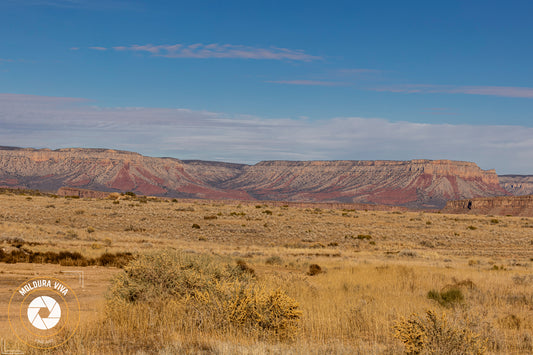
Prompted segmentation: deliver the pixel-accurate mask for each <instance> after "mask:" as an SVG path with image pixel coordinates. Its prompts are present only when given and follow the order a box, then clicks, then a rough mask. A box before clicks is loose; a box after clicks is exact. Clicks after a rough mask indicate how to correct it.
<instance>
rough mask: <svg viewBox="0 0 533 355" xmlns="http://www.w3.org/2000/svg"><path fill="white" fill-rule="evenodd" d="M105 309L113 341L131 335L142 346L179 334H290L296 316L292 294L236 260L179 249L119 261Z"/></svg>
mask: <svg viewBox="0 0 533 355" xmlns="http://www.w3.org/2000/svg"><path fill="white" fill-rule="evenodd" d="M106 314H107V319H106V320H105V321H104V322H105V324H106V325H107V327H109V329H110V331H111V329H112V334H113V336H114V337H115V338H117V339H116V340H117V341H118V343H122V342H123V341H125V339H129V341H130V342H131V341H134V342H135V340H132V339H138V342H139V344H138V345H139V346H140V347H141V348H142V347H146V346H147V347H150V346H161V344H163V343H165V342H167V343H168V342H170V341H172V339H176V338H177V337H179V336H180V335H181V336H183V335H184V334H194V335H198V334H206V335H208V336H211V337H212V336H216V335H222V336H230V335H231V336H240V337H245V338H252V339H263V340H265V339H266V340H286V339H292V338H294V336H295V335H296V333H297V331H298V326H299V321H300V317H301V312H300V310H299V304H298V303H297V302H296V301H295V300H294V299H292V298H291V297H289V296H287V294H286V293H285V292H284V291H283V290H282V289H280V288H277V289H274V288H269V287H267V286H266V285H265V284H264V283H262V282H260V281H258V280H257V277H256V276H255V273H254V272H253V269H252V268H251V267H249V266H248V265H247V264H246V263H244V262H243V261H239V262H238V263H237V264H230V263H227V262H225V261H224V260H222V259H220V258H216V257H212V256H207V255H200V254H192V253H185V252H181V251H172V252H159V253H153V254H147V255H143V256H140V257H139V258H137V259H136V260H134V261H133V262H132V263H131V264H129V265H128V266H126V267H125V268H124V272H122V273H121V274H119V275H118V276H117V277H116V278H115V279H114V281H113V284H112V286H111V289H110V295H109V299H108V302H107V306H106ZM141 314H145V315H146V316H141V317H139V315H141ZM134 335H138V336H134Z"/></svg>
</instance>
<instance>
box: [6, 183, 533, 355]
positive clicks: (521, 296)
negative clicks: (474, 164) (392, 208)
mask: <svg viewBox="0 0 533 355" xmlns="http://www.w3.org/2000/svg"><path fill="white" fill-rule="evenodd" d="M27 196H29V195H20V194H12V195H8V194H5V195H1V196H0V250H1V251H2V257H1V259H0V261H3V262H1V263H0V279H2V280H3V279H4V278H5V277H6V276H8V277H7V278H6V280H7V279H9V278H11V277H14V278H16V279H17V280H19V279H20V280H21V282H22V281H23V280H24V279H25V278H26V277H30V276H31V277H33V273H37V274H38V273H39V272H46V273H47V275H54V273H57V272H59V274H58V275H60V276H59V277H60V278H62V277H65V275H69V274H61V272H62V270H64V269H63V268H65V269H66V270H72V267H76V268H80V267H81V268H82V270H84V272H85V274H86V275H87V277H86V280H87V282H91V283H92V285H93V286H91V287H90V288H87V289H86V291H84V292H86V295H85V297H87V298H85V301H84V302H87V303H86V304H87V307H89V308H90V309H91V310H97V311H98V312H97V313H96V312H93V311H91V312H93V313H91V314H93V316H91V317H84V318H83V319H82V324H80V327H79V329H78V331H77V333H76V334H75V336H74V337H73V338H72V339H71V340H69V341H68V342H67V344H65V345H64V346H63V347H62V348H61V349H60V352H62V353H98V354H112V353H138V354H143V353H144V354H146V353H154V352H156V353H157V352H159V353H220V354H225V353H226V354H227V353H253V354H255V353H291V354H292V353H294V354H308V353H332V354H357V353H360V354H363V353H364V354H366V353H378V354H382V353H383V354H401V353H405V352H408V348H407V345H406V343H405V342H404V340H405V339H406V338H401V337H397V336H398V335H397V334H396V333H397V330H396V329H395V324H397V323H398V322H399V321H400V320H401V319H404V320H412V321H416V322H419V323H420V324H421V325H424V327H425V328H423V329H424V332H423V334H422V336H421V339H423V343H422V344H423V346H422V345H421V347H419V348H417V349H418V351H420V353H421V354H425V353H441V351H443V350H442V349H444V350H445V351H446V352H449V353H450V354H454V353H461V352H464V353H468V352H470V353H475V351H477V350H479V351H478V353H482V352H483V351H484V350H485V349H486V352H487V353H517V354H522V353H524V354H525V353H531V352H532V351H533V345H532V344H533V343H532V338H531V336H530V334H531V333H532V332H533V322H531V319H533V311H532V310H531V307H530V304H531V302H530V301H531V300H530V295H531V292H532V291H531V290H532V289H533V282H532V281H531V280H533V277H532V276H531V270H530V268H531V265H532V263H531V262H532V260H531V255H532V254H533V243H532V241H533V228H524V224H525V223H526V222H529V221H525V220H524V219H520V218H516V217H503V216H502V217H500V216H498V217H497V218H498V220H499V222H498V223H492V222H491V219H495V218H496V217H490V216H488V217H485V216H471V215H453V216H452V215H447V214H433V213H431V214H430V213H423V214H422V213H418V212H409V211H405V212H402V213H400V214H398V213H392V212H380V211H368V212H365V211H358V212H355V211H343V210H336V209H334V208H325V207H322V206H321V208H320V209H315V208H299V207H288V206H287V207H283V206H281V205H274V204H270V205H269V206H265V205H260V206H261V207H260V208H256V207H255V206H256V205H257V202H256V203H247V202H239V204H240V206H237V203H236V202H233V201H216V202H213V201H193V200H182V199H180V200H179V201H177V202H176V203H174V204H170V201H171V200H168V201H169V203H168V204H167V203H156V201H153V200H152V198H150V197H148V198H144V197H139V196H137V197H135V198H134V197H132V196H129V197H128V198H129V202H127V203H126V202H125V203H121V204H118V205H113V204H112V203H111V202H112V201H111V200H98V199H90V200H88V199H64V198H61V199H58V198H54V197H52V196H46V195H42V196H34V195H32V196H33V200H32V201H31V202H27V201H26V200H25V198H26V197H27ZM124 197H126V196H119V198H120V200H121V201H122V200H125V198H124ZM142 200H144V201H146V202H147V204H144V205H143V204H142V203H140V201H142ZM159 200H160V202H162V201H164V200H162V199H159ZM51 204H53V205H54V206H55V207H53V208H52V207H49V208H45V207H46V206H48V205H51ZM132 205H133V206H132ZM169 207H170V208H169ZM266 209H268V210H270V211H272V215H267V214H265V213H263V211H265V210H266ZM77 210H83V211H84V212H83V213H81V214H77V213H76V211H77ZM232 213H233V214H232ZM342 213H347V214H348V216H344V217H343V216H342ZM205 216H217V217H218V218H217V219H216V220H215V219H213V220H209V219H207V220H206V219H204V217H205ZM354 217H357V218H354ZM201 221H205V223H203V224H202V223H200V222H201ZM426 221H431V222H432V223H431V227H430V228H428V224H426ZM193 224H197V225H198V226H201V228H200V229H197V228H191V226H192V225H193ZM529 224H531V222H529ZM468 226H477V227H478V228H477V229H468ZM130 227H131V228H130ZM139 228H145V229H146V230H144V231H143V232H139V231H141V230H142V229H139ZM91 229H94V231H93V232H91V231H90V230H91ZM135 231H137V232H135ZM360 236H361V237H360ZM366 236H369V237H366ZM176 249H178V250H181V251H179V252H177V251H175V250H176ZM128 253H131V254H128ZM162 253H163V254H165V253H166V254H169V255H171V254H175V255H180V258H182V259H181V260H185V261H187V260H188V261H187V263H185V261H184V263H181V261H180V264H179V265H181V266H180V267H177V268H175V270H173V271H172V272H176V273H181V274H182V276H183V275H188V276H187V279H183V278H181V279H180V280H181V281H180V282H184V281H183V280H186V283H185V284H182V285H180V286H179V287H178V289H177V290H176V291H177V292H178V294H177V295H174V296H168V295H167V296H165V297H163V296H160V297H159V298H157V297H156V296H154V297H153V298H150V297H148V298H146V299H145V298H144V296H142V297H140V298H139V300H136V301H127V300H125V299H120V298H117V297H116V295H114V294H113V293H112V292H109V293H108V294H109V296H110V298H109V300H107V301H106V300H105V298H104V295H105V294H106V293H107V291H106V290H107V288H108V286H109V280H110V279H111V277H112V276H113V275H117V274H122V271H121V270H120V269H117V268H116V267H117V266H119V267H120V266H122V267H124V265H125V264H127V263H128V262H129V261H132V260H133V259H134V258H136V256H137V255H139V257H138V258H141V257H142V258H145V257H155V256H156V255H161V254H162ZM60 254H61V255H60ZM170 259H172V258H170ZM143 260H144V263H139V264H136V265H138V266H139V268H137V269H135V270H137V271H135V272H143V271H142V268H143V267H142V265H145V264H146V263H147V260H148V259H143ZM201 260H208V261H209V262H207V261H206V262H207V264H205V265H203V264H202V262H200V261H201ZM13 262H16V263H17V264H12V263H13ZM18 263H33V264H34V265H29V264H27V265H24V264H21V265H19V264H18ZM35 263H37V264H39V265H35ZM133 263H137V259H135V261H133ZM173 263H174V262H170V263H169V265H172V264H173ZM197 264H202V265H203V266H201V267H200V268H201V269H202V270H204V271H201V272H198V271H197V270H196V269H195V268H196V266H194V265H197ZM209 264H211V265H212V266H213V270H218V271H213V273H209V272H208V271H207V270H209V266H208V265H209ZM83 265H87V266H91V267H89V268H86V267H83ZM132 265H133V264H132ZM174 265H178V264H174ZM311 265H317V266H318V267H319V268H320V271H321V272H320V273H317V274H315V276H310V275H311V273H314V272H315V271H313V272H311ZM146 266H147V271H145V272H147V273H149V272H154V269H152V271H148V269H150V267H151V266H150V265H146ZM206 268H207V269H206ZM126 269H127V268H126ZM126 269H125V270H126ZM313 269H315V267H314V266H313ZM15 270H16V271H15ZM128 270H129V269H128ZM156 270H158V269H157V268H156ZM124 272H126V271H124ZM128 272H130V274H129V275H130V276H131V277H133V276H134V275H133V274H132V273H133V272H134V269H131V270H130V271H128ZM43 275H44V274H43ZM163 275H164V273H160V275H159V276H161V277H163ZM166 275H167V276H169V275H172V274H171V273H167V274H166ZM208 275H211V276H208ZM215 275H217V276H215ZM130 276H128V277H130ZM159 276H158V277H159ZM182 276H180V277H182ZM154 277H155V276H154ZM169 277H170V276H169ZM71 280H74V281H72V283H75V282H77V276H73V279H71ZM96 280H98V281H96ZM156 280H158V281H157V282H158V283H159V284H161V285H163V282H162V281H161V279H157V278H156ZM202 280H203V281H202ZM206 280H216V282H215V284H218V286H213V283H211V281H209V282H208V283H209V285H211V286H209V287H208V288H204V289H202V288H194V287H193V288H192V289H190V288H189V287H192V286H194V285H198V283H200V285H201V283H202V282H204V281H206ZM130 281H131V279H129V281H128V285H129V286H131V287H133V286H135V285H136V284H135V283H133V282H130ZM169 282H170V281H169ZM206 282H207V281H206ZM443 285H444V286H443ZM137 286H139V285H137ZM137 286H135V287H137ZM113 287H114V286H113ZM154 287H155V286H154ZM213 287H214V288H213ZM180 290H181V291H180ZM183 290H189V291H187V292H184V291H183ZM195 290H196V291H198V292H196V291H195ZM206 290H209V291H208V292H207V293H206V292H205V291H206ZM278 290H279V292H280V293H276V292H278ZM454 290H455V291H454ZM200 291H201V292H200ZM428 291H430V292H428ZM143 292H144V291H143ZM158 292H159V291H158ZM158 292H154V293H156V294H157V293H158ZM159 293H161V294H162V295H164V294H165V293H164V292H159ZM430 294H431V295H430ZM207 295H208V296H207ZM460 295H462V299H461V296H460ZM428 296H429V297H428ZM163 299H165V301H163ZM167 299H168V300H169V301H168V302H167V301H166V300H167ZM8 300H9V297H8ZM8 300H7V301H8ZM87 300H88V301H87ZM7 301H5V302H7ZM2 302H3V301H2V300H0V304H2V305H4V303H2ZM292 302H294V303H292ZM273 304H278V305H285V306H283V307H285V308H283V309H285V310H289V311H290V310H291V308H290V307H286V306H287V305H291V304H293V305H294V304H297V308H292V310H293V311H298V312H301V313H299V318H298V320H296V319H293V320H290V321H288V320H287V318H268V317H270V316H268V317H267V318H268V322H267V321H262V320H261V319H263V318H260V317H258V316H257V314H263V315H264V314H268V312H267V311H268V310H271V311H273V310H274V309H276V308H275V307H274V308H272V305H273ZM278 309H279V308H278ZM428 309H433V310H434V311H432V312H433V314H434V316H435V317H434V318H433V319H430V318H428V315H427V313H425V312H426V310H428ZM230 310H231V311H230ZM289 311H287V312H286V313H285V314H291V313H290V312H292V311H290V312H289ZM442 311H446V322H444V313H441V312H442ZM128 312H129V313H128ZM265 312H267V313H265ZM276 312H278V311H276ZM228 314H232V316H229V315H228ZM276 314H278V313H276ZM97 315H98V316H97ZM141 315H143V316H142V317H141ZM145 315H148V316H145ZM276 319H277V320H276ZM283 319H285V320H283ZM288 319H290V317H289V318H288ZM215 320H216V322H215ZM269 322H270V323H269ZM283 322H289V323H285V324H291V326H289V325H282V324H283ZM6 324H7V323H5V322H4V321H3V320H1V319H0V325H1V327H0V329H9V325H7V328H6V327H4V325H6ZM284 327H286V328H284ZM291 327H292V328H291ZM289 328H290V329H292V330H290V331H289V330H288V329H289ZM274 329H284V330H279V331H276V330H274ZM414 329H415V330H416V329H418V330H420V329H421V328H420V327H418V328H416V327H414ZM432 329H434V330H432ZM435 329H437V330H435ZM438 329H441V330H438ZM0 333H2V334H1V335H2V336H5V337H6V339H8V341H9V343H8V344H11V347H12V348H19V349H23V350H24V351H25V352H26V353H28V354H33V353H35V354H36V353H37V352H34V351H33V350H31V349H27V348H24V346H23V345H20V344H19V343H17V341H16V339H15V340H11V338H9V334H4V333H3V332H1V331H0ZM413 334H415V335H416V334H417V333H416V332H414V333H413ZM461 334H466V335H464V337H462V335H461ZM473 338H475V339H477V340H479V342H480V343H476V341H473V342H471V341H470V340H469V339H473ZM454 339H455V340H454ZM457 339H459V340H460V342H461V343H464V344H470V345H468V347H464V348H461V347H457V346H456V345H457ZM485 339H489V340H488V341H487V342H485ZM436 344H437V345H436ZM438 344H440V345H438ZM443 344H444V345H443ZM446 344H448V345H446ZM450 344H452V345H450ZM453 344H456V345H453ZM476 344H478V345H480V344H481V345H480V346H478V345H476ZM465 349H467V350H465ZM476 349H477V350H476ZM474 350H475V351H474Z"/></svg>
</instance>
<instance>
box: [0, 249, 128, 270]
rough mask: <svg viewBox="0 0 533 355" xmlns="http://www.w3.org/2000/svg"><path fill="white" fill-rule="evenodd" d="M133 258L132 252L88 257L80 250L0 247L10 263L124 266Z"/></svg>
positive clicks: (1, 258) (0, 257) (2, 259)
mask: <svg viewBox="0 0 533 355" xmlns="http://www.w3.org/2000/svg"><path fill="white" fill-rule="evenodd" d="M95 244H96V243H95ZM95 249H96V248H95ZM133 258H134V255H133V254H131V253H104V254H102V255H101V256H99V257H97V258H86V257H85V256H83V255H82V254H80V253H78V252H70V251H60V252H58V253H56V252H52V251H47V252H38V251H37V252H34V251H31V250H28V249H25V248H21V249H15V250H12V251H11V252H9V253H7V252H5V251H3V250H1V249H0V262H4V263H8V264H16V263H36V264H60V265H63V266H90V265H100V266H114V267H124V265H126V264H127V263H128V262H130V261H131V260H132V259H133Z"/></svg>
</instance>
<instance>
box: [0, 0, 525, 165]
mask: <svg viewBox="0 0 533 355" xmlns="http://www.w3.org/2000/svg"><path fill="white" fill-rule="evenodd" d="M531 14H533V2H531V1H513V0H510V1H490V0H489V1H487V0H485V1H475V0H473V1H453V0H450V1H384V0H381V1H380V0H374V1H330V2H325V1H201V0H198V1H191V2H182V1H140V0H131V1H121V0H3V1H0V34H1V38H2V40H1V41H0V142H3V143H0V144H1V145H15V146H24V147H37V148H41V147H48V148H60V147H68V146H79V147H108V148H115V149H127V150H134V151H137V152H140V153H143V154H147V155H153V156H173V157H176V158H181V159H206V160H225V161H235V162H246V163H254V162H257V161H260V160H267V159H291V160H304V159H305V160H311V159H313V160H315V159H355V160H366V159H391V160H406V159H415V158H428V159H453V160H467V161H474V162H476V163H478V164H479V165H480V166H481V167H482V168H484V169H491V168H495V169H497V172H498V173H522V174H528V173H531V174H533V168H532V167H531V163H530V162H531V161H532V158H533V120H532V118H533V117H532V116H533V115H532V108H533V83H532V82H531V78H533V65H532V64H531V63H533V46H532V45H531V38H532V36H533V21H531Z"/></svg>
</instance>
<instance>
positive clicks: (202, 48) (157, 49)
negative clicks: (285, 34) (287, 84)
mask: <svg viewBox="0 0 533 355" xmlns="http://www.w3.org/2000/svg"><path fill="white" fill-rule="evenodd" d="M89 48H90V49H93V50H106V49H111V48H106V47H100V46H97V47H89ZM112 49H113V50H115V51H118V52H137V53H148V54H150V55H152V56H157V57H165V58H201V59H203V58H240V59H270V60H293V61H304V62H310V61H314V60H320V59H322V58H321V57H319V56H314V55H310V54H307V53H305V52H304V51H301V50H294V49H287V48H279V47H270V48H259V47H250V46H243V45H235V44H218V43H212V44H202V43H196V44H190V45H185V44H179V43H178V44H170V45H153V44H145V45H131V46H115V47H112Z"/></svg>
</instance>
